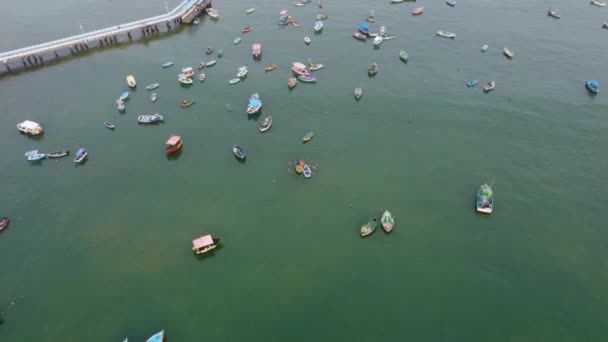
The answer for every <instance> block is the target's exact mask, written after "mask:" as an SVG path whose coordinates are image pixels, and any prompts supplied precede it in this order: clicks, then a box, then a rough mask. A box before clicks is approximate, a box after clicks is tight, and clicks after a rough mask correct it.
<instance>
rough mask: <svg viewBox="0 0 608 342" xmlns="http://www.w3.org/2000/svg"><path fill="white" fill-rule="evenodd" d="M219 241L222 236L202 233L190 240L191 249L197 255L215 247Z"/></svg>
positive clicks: (220, 241)
mask: <svg viewBox="0 0 608 342" xmlns="http://www.w3.org/2000/svg"><path fill="white" fill-rule="evenodd" d="M220 243H222V238H219V237H213V236H211V235H203V236H201V237H199V238H198V239H195V240H192V251H193V252H194V253H196V254H197V255H198V254H205V253H208V252H211V251H213V250H214V249H216V248H217V247H218V246H219V245H220Z"/></svg>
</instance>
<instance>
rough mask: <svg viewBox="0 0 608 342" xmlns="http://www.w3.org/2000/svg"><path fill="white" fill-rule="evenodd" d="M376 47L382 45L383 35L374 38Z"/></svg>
mask: <svg viewBox="0 0 608 342" xmlns="http://www.w3.org/2000/svg"><path fill="white" fill-rule="evenodd" d="M373 44H374V46H375V47H378V46H380V44H382V36H380V35H378V36H376V37H375V38H374V42H373Z"/></svg>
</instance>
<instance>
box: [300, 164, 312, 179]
mask: <svg viewBox="0 0 608 342" xmlns="http://www.w3.org/2000/svg"><path fill="white" fill-rule="evenodd" d="M302 174H303V175H304V178H310V177H311V176H312V170H311V169H310V166H308V165H307V164H304V167H303V168H302Z"/></svg>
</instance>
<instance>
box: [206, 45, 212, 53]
mask: <svg viewBox="0 0 608 342" xmlns="http://www.w3.org/2000/svg"><path fill="white" fill-rule="evenodd" d="M205 53H206V54H208V55H210V54H212V53H213V48H212V47H211V46H209V47H207V50H205Z"/></svg>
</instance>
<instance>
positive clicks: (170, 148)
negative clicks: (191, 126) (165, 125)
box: [165, 135, 184, 155]
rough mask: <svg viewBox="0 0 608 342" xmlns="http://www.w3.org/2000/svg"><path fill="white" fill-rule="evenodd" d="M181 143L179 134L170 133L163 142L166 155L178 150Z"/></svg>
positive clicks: (182, 143)
mask: <svg viewBox="0 0 608 342" xmlns="http://www.w3.org/2000/svg"><path fill="white" fill-rule="evenodd" d="M183 145H184V142H183V141H182V138H181V137H180V136H179V135H172V136H171V137H169V139H168V140H167V141H166V142H165V153H166V154H167V155H170V154H174V153H175V152H177V151H179V150H180V149H181V148H182V146H183Z"/></svg>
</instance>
